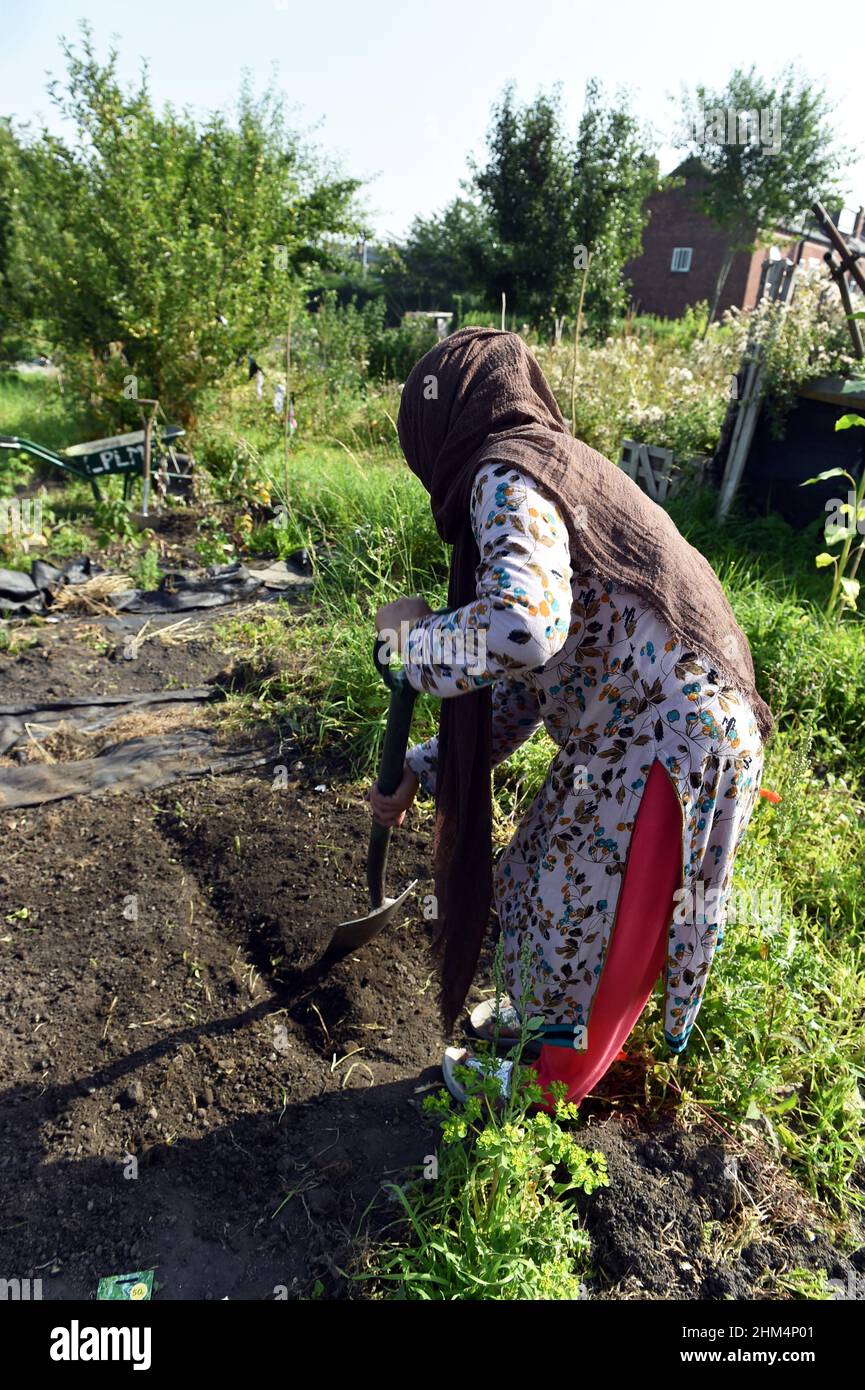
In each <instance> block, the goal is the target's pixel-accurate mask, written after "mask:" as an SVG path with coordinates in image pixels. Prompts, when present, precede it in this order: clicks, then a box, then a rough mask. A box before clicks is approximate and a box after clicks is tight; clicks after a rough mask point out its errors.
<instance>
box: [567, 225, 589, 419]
mask: <svg viewBox="0 0 865 1390" xmlns="http://www.w3.org/2000/svg"><path fill="white" fill-rule="evenodd" d="M591 264H592V253H591V251H590V252H589V254H588V256H587V257H586V264H585V265H584V267H583V283H582V285H581V286H580V302H579V305H578V307H577V321H576V323H575V325H574V369H573V371H572V372H571V434H574V435H575V434H576V432H577V429H576V425H577V353H578V351H579V346H580V334H581V333H582V331H583V300H584V299H585V297H586V281H587V280H588V278H589V266H590V265H591Z"/></svg>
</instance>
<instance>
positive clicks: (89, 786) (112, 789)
mask: <svg viewBox="0 0 865 1390" xmlns="http://www.w3.org/2000/svg"><path fill="white" fill-rule="evenodd" d="M214 739H215V734H214V733H212V732H210V731H209V730H205V729H178V730H176V731H175V732H173V733H169V734H164V735H162V736H161V737H155V738H131V739H127V740H125V742H123V743H114V744H112V745H111V746H110V747H109V748H104V749H103V750H102V752H101V753H99V754H98V755H97V756H96V757H95V758H82V759H80V760H79V761H76V762H70V763H25V764H24V766H23V767H3V766H0V808H2V809H3V810H15V809H20V808H21V807H24V806H41V805H44V803H45V802H48V801H63V800H65V799H66V798H67V797H71V796H96V795H107V794H111V793H115V794H117V793H124V792H136V791H143V790H146V789H149V788H152V787H163V786H166V785H167V784H168V783H171V782H177V781H180V780H187V779H188V778H191V777H206V776H209V775H211V774H213V775H218V774H222V773H226V772H240V771H242V770H244V769H246V768H250V767H257V766H264V765H265V764H267V763H269V762H272V761H273V759H274V757H275V756H276V750H271V751H270V752H262V750H261V749H260V748H257V749H244V750H242V751H234V752H231V753H227V752H225V751H224V750H222V749H217V748H216V746H215V743H214Z"/></svg>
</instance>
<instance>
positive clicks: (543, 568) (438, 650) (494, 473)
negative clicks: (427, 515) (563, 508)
mask: <svg viewBox="0 0 865 1390" xmlns="http://www.w3.org/2000/svg"><path fill="white" fill-rule="evenodd" d="M471 514H472V526H473V529H474V534H475V539H476V541H477V545H478V551H479V553H480V563H479V565H478V568H477V571H476V576H475V587H476V592H477V597H476V598H475V599H474V600H473V601H472V602H471V603H468V604H465V605H464V606H463V607H462V608H458V609H456V610H455V611H453V612H451V613H445V614H441V613H433V614H431V615H430V616H429V617H428V618H423V619H422V620H421V621H420V622H419V623H417V624H416V625H415V627H413V628H412V630H411V632H410V633H409V636H408V642H407V646H406V653H405V670H406V676H407V679H408V680H409V682H410V683H411V684H412V685H413V686H414V687H415V689H416V690H421V691H426V692H427V693H428V694H430V695H436V696H439V697H440V698H442V699H446V698H448V697H450V696H454V695H465V694H469V693H470V692H471V691H472V690H476V689H477V688H478V687H479V686H484V685H492V684H494V683H495V681H497V680H499V679H500V678H501V677H503V676H513V675H514V674H517V673H519V672H521V671H528V670H533V669H536V668H538V667H542V666H545V665H546V663H547V662H548V661H549V660H550V659H551V657H553V656H554V655H555V654H556V652H558V651H559V649H560V648H561V647H562V646H563V644H564V641H565V638H566V637H567V634H568V625H569V622H570V611H571V563H570V551H569V547H568V536H567V530H566V528H565V524H564V522H563V520H562V518H561V516H560V514H559V512H558V510H557V508H556V506H555V504H554V503H553V502H551V501H549V500H548V499H547V498H546V497H544V496H543V495H542V494H541V493H540V492H539V491H538V490H537V488H536V487H535V485H534V483H533V482H531V480H529V479H528V478H526V477H525V476H524V475H523V474H521V473H519V472H518V471H517V470H516V469H514V468H511V467H509V466H507V465H501V466H499V467H496V466H493V465H490V466H488V467H487V468H484V469H482V470H481V472H480V473H479V474H478V477H477V478H476V480H475V485H474V489H473V493H472V513H471Z"/></svg>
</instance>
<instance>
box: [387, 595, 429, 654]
mask: <svg viewBox="0 0 865 1390" xmlns="http://www.w3.org/2000/svg"><path fill="white" fill-rule="evenodd" d="M431 612H432V609H431V608H430V606H429V604H428V603H427V601H426V599H425V598H421V597H420V595H419V594H416V595H415V596H414V598H398V599H395V600H394V602H393V603H386V604H384V605H383V607H381V608H380V609H379V610H378V612H377V613H376V615H375V630H376V632H378V633H387V634H388V636H389V637H390V639H391V640H390V645H391V649H392V652H393V655H394V656H401V655H402V652H403V646H404V644H405V641H406V638H407V637H408V634H409V633H410V632H411V630H412V628H413V627H414V625H415V623H419V622H420V620H421V618H426V617H428V616H429V614H430V613H431Z"/></svg>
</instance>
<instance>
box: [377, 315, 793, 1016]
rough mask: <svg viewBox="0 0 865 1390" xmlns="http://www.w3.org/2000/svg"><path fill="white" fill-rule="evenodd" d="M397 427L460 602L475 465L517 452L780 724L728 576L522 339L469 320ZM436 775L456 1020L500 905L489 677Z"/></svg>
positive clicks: (469, 595) (573, 538) (425, 374)
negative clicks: (567, 412)
mask: <svg viewBox="0 0 865 1390" xmlns="http://www.w3.org/2000/svg"><path fill="white" fill-rule="evenodd" d="M397 429H398V432H399V439H400V444H401V445H402V449H403V453H404V454H405V457H406V461H407V462H408V465H409V467H410V468H411V470H412V472H413V473H416V474H417V476H418V477H419V478H420V480H421V482H422V483H423V485H424V487H425V488H426V490H427V492H428V493H429V495H430V502H431V505H432V513H433V516H434V518H435V523H436V526H437V528H438V532H439V535H440V536H441V538H442V540H444V541H446V542H447V543H449V544H450V545H452V546H453V553H452V557H451V568H450V579H449V587H448V606H449V607H451V608H456V607H460V606H462V605H463V604H466V603H471V601H472V600H473V599H474V598H475V596H476V590H475V570H476V567H477V565H478V563H479V560H480V556H479V553H478V548H477V545H476V543H475V538H474V534H473V532H472V526H471V516H470V507H471V492H472V485H473V483H474V479H475V476H476V475H477V473H478V471H479V469H480V468H482V467H483V466H485V465H487V464H493V465H495V464H499V463H504V464H509V465H511V466H513V467H515V468H518V469H520V470H521V471H522V472H523V473H526V474H527V475H528V476H529V477H531V478H532V479H533V480H534V481H535V483H536V484H537V485H538V487H539V488H540V489H541V490H542V491H543V492H544V493H546V494H547V495H548V496H549V497H550V498H552V499H553V500H554V501H555V502H556V504H557V505H558V508H559V510H560V512H561V514H562V516H563V518H564V520H565V522H566V524H567V527H568V533H569V538H570V548H571V564H572V567H573V571H574V573H575V574H579V575H582V574H587V575H589V574H591V575H597V576H598V577H600V578H601V579H608V580H609V579H611V580H613V581H614V583H616V584H618V585H620V586H621V587H622V588H625V589H628V590H630V591H632V592H633V593H637V594H639V595H640V596H641V597H642V598H643V600H644V601H645V602H646V603H647V604H648V605H649V606H650V607H652V608H653V609H654V610H655V612H657V613H658V614H659V615H660V616H661V617H662V618H663V619H664V620H665V621H666V622H667V623H668V625H669V627H670V628H671V630H672V632H673V633H674V634H675V635H676V636H677V637H678V638H680V639H681V640H682V641H683V642H685V643H687V644H688V645H689V646H690V647H692V648H693V649H694V650H695V651H696V652H698V653H700V654H701V655H702V656H703V657H704V658H706V659H707V660H708V661H709V663H710V665H711V666H712V667H714V669H715V670H716V671H717V672H718V674H719V676H720V677H721V678H722V679H723V680H724V681H725V682H726V683H727V684H729V685H732V686H734V687H736V688H737V689H738V690H739V691H740V692H741V693H742V694H743V695H744V696H745V698H746V700H747V701H748V703H749V704H750V706H751V708H752V709H753V711H754V714H755V716H756V719H757V722H758V724H759V727H760V732H761V734H762V736H763V737H764V738H765V737H766V736H767V735H768V733H769V732H770V730H771V728H772V716H771V714H770V712H769V709H768V707H767V706H766V705H765V704H764V702H763V701H762V700H761V698H760V696H759V695H758V694H757V691H756V689H755V685H754V666H753V662H752V660H751V652H750V649H749V647H748V641H747V638H746V637H745V634H744V633H743V632H742V631H741V629H740V628H739V627H738V625H737V623H736V620H735V618H734V616H733V612H732V610H731V608H730V605H729V603H728V602H727V599H726V597H725V595H724V591H723V589H722V588H721V584H720V582H719V580H718V577H717V575H716V574H715V573H714V571H713V570H712V568H711V566H710V565H709V564H708V562H707V561H706V560H705V559H704V558H703V556H702V555H701V554H700V553H699V551H697V550H695V549H694V548H693V546H691V545H689V544H688V542H687V541H686V540H685V539H684V537H683V536H682V535H681V534H680V533H679V531H678V530H677V529H676V527H675V525H674V524H673V522H672V521H671V520H670V517H669V516H668V515H667V513H666V512H665V511H664V510H663V508H661V507H659V506H657V504H656V503H654V502H652V501H651V500H650V498H648V497H647V496H646V494H645V493H644V492H642V491H641V489H640V488H638V487H637V485H636V484H635V483H634V482H632V481H631V479H630V478H628V477H627V476H626V474H624V473H623V472H622V470H621V469H620V468H617V467H616V465H615V464H612V463H610V461H609V460H608V459H606V458H604V457H603V455H602V454H598V453H596V452H595V450H594V449H590V448H589V447H588V445H586V444H583V443H582V442H581V441H580V440H579V439H574V438H573V437H572V436H571V435H570V434H569V433H568V430H567V427H566V425H565V422H564V419H563V418H562V413H561V411H560V410H559V407H558V405H557V404H556V400H555V397H554V396H553V393H552V391H551V390H550V388H549V386H548V385H547V382H546V380H545V379H544V375H543V373H542V371H541V369H540V367H539V366H538V364H537V362H536V361H535V359H534V357H533V356H532V354H531V353H530V351H529V349H528V348H527V347H526V344H525V343H524V342H523V340H522V338H520V337H519V336H518V335H517V334H515V333H504V332H499V331H498V330H496V329H491V328H464V329H461V330H460V331H459V332H457V333H453V334H451V336H450V337H449V338H445V339H443V340H442V341H441V342H440V343H438V344H437V345H436V346H435V347H434V348H432V349H431V351H430V352H428V353H427V354H426V355H425V356H424V357H422V358H421V360H420V361H419V362H418V363H416V365H415V366H414V368H413V369H412V371H411V373H410V374H409V377H408V380H407V381H406V383H405V387H404V389H403V393H402V401H401V404H400V410H399V418H398V421H397ZM436 782H437V786H436V849H435V880H436V896H437V898H438V929H437V933H436V938H435V943H434V944H435V946H436V948H437V949H438V950H439V952H440V953H441V955H442V969H441V1004H442V1012H443V1014H444V1018H445V1022H446V1024H447V1026H448V1027H451V1026H452V1025H453V1023H454V1021H455V1019H456V1017H457V1015H458V1013H459V1011H460V1009H461V1007H462V1005H463V1003H464V1001H465V997H466V995H467V993H468V991H469V986H470V985H471V982H472V979H473V977H474V973H475V969H476V967H477V962H478V956H479V954H480V949H481V945H482V943H483V937H484V933H485V931H486V927H487V924H488V921H489V913H490V901H491V894H492V881H491V880H492V854H491V825H492V807H491V797H492V792H491V695H490V689H489V687H487V688H484V689H480V690H478V691H474V692H472V693H471V694H467V695H460V696H458V697H454V698H452V699H447V700H443V701H442V708H441V720H440V728H439V752H438V774H437V779H436Z"/></svg>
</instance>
